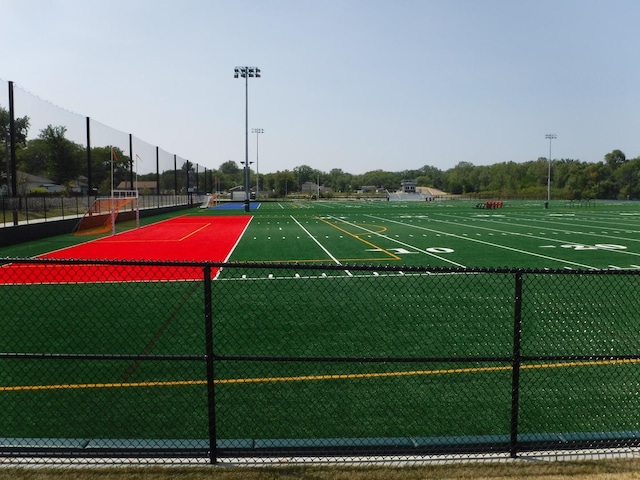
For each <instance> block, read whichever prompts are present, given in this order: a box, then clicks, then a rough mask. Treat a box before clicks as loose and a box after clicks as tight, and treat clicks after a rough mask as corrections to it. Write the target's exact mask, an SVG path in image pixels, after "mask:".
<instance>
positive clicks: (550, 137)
mask: <svg viewBox="0 0 640 480" xmlns="http://www.w3.org/2000/svg"><path fill="white" fill-rule="evenodd" d="M544 138H547V139H549V171H548V172H547V202H550V201H551V140H553V139H554V138H558V136H557V135H556V134H555V133H547V134H546V135H545V136H544Z"/></svg>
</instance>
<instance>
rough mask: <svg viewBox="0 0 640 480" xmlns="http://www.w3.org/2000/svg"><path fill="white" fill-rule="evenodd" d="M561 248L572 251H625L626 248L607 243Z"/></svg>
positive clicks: (563, 246)
mask: <svg viewBox="0 0 640 480" xmlns="http://www.w3.org/2000/svg"><path fill="white" fill-rule="evenodd" d="M560 246H561V247H562V248H571V249H573V250H626V249H627V247H624V246H622V245H613V244H609V243H596V244H595V245H580V244H573V243H572V244H569V245H560Z"/></svg>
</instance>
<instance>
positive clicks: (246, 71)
mask: <svg viewBox="0 0 640 480" xmlns="http://www.w3.org/2000/svg"><path fill="white" fill-rule="evenodd" d="M238 77H242V78H244V162H242V163H244V211H245V212H248V211H249V204H250V202H249V78H254V77H255V78H260V69H259V68H257V67H236V68H235V69H234V70H233V78H238Z"/></svg>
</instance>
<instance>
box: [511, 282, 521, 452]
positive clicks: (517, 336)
mask: <svg viewBox="0 0 640 480" xmlns="http://www.w3.org/2000/svg"><path fill="white" fill-rule="evenodd" d="M515 282H516V284H515V295H514V307H513V356H512V373H511V428H510V430H511V438H510V441H509V453H510V455H511V458H516V456H517V454H518V412H519V409H520V364H521V361H522V351H521V348H522V345H521V340H522V272H520V271H518V272H516V277H515Z"/></svg>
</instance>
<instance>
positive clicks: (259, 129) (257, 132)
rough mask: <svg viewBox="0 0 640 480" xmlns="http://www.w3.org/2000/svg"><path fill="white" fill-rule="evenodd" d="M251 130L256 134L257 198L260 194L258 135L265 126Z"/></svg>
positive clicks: (262, 131)
mask: <svg viewBox="0 0 640 480" xmlns="http://www.w3.org/2000/svg"><path fill="white" fill-rule="evenodd" d="M251 132H253V133H255V134H256V199H257V198H258V195H260V177H259V176H258V135H259V134H261V133H264V128H252V129H251Z"/></svg>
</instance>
